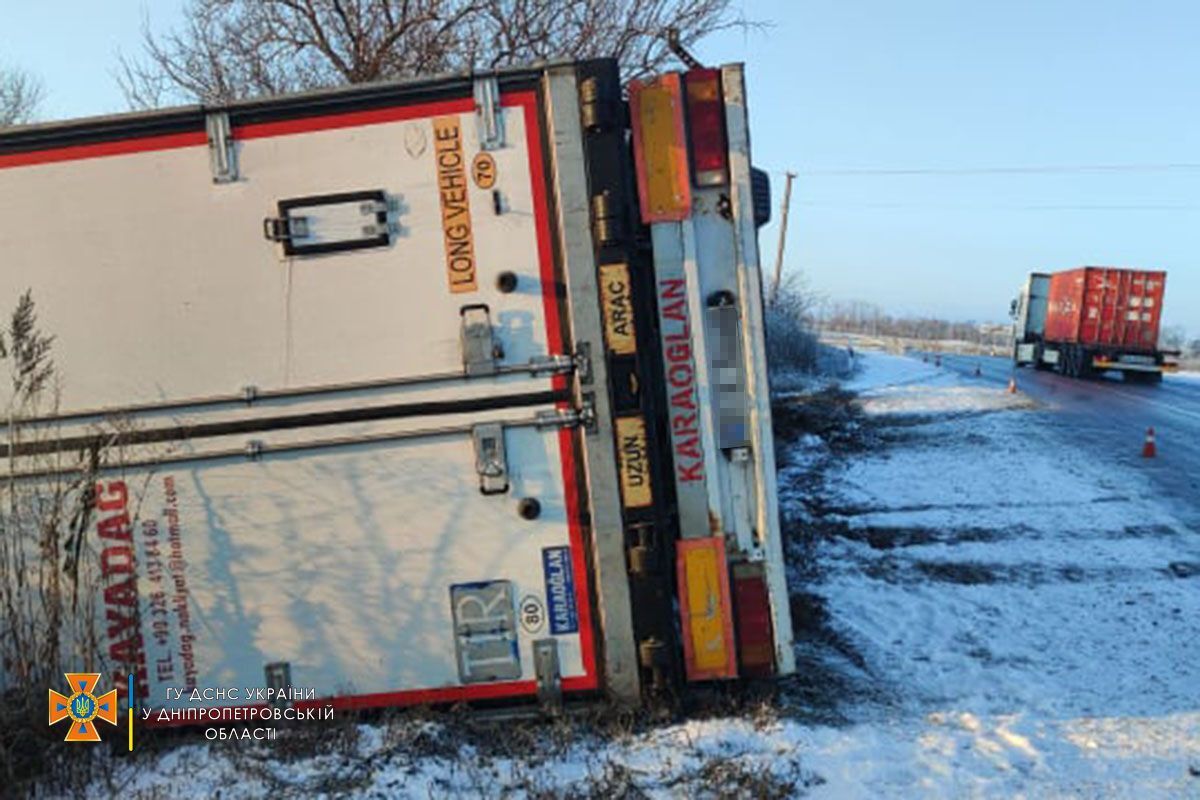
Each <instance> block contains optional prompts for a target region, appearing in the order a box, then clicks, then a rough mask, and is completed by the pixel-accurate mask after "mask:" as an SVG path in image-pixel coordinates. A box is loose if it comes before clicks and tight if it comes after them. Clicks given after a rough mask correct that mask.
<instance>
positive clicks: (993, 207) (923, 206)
mask: <svg viewBox="0 0 1200 800" xmlns="http://www.w3.org/2000/svg"><path fill="white" fill-rule="evenodd" d="M792 205H795V206H803V207H805V208H834V209H836V208H861V209H882V210H905V209H913V210H941V211H1200V205H1196V204H1168V203H1163V204H1154V203H1147V204H1140V205H1139V204H1132V203H1121V204H1098V203H1087V204H1076V203H1046V204H1034V203H1028V204H1026V203H1011V204H1002V203H993V204H964V203H889V202H862V203H853V202H848V203H840V202H836V201H835V202H822V201H820V200H796V201H793V202H792Z"/></svg>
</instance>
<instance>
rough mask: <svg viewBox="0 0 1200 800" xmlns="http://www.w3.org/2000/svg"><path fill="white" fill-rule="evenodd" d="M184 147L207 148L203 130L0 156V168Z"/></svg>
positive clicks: (206, 135)
mask: <svg viewBox="0 0 1200 800" xmlns="http://www.w3.org/2000/svg"><path fill="white" fill-rule="evenodd" d="M184 147H208V134H206V133H205V132H204V131H190V132H187V133H172V134H168V135H166V136H144V137H142V138H140V139H121V140H120V141H115V142H96V143H95V144H77V145H71V146H70V147H56V148H53V149H51V150H30V151H29V152H26V153H10V154H8V155H0V169H9V168H11V167H28V166H33V165H35V164H54V163H57V162H60V161H82V160H84V159H89V158H106V157H108V156H123V155H129V154H130V153H148V152H152V151H155V150H178V149H180V148H184Z"/></svg>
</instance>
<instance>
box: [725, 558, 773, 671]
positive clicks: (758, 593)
mask: <svg viewBox="0 0 1200 800" xmlns="http://www.w3.org/2000/svg"><path fill="white" fill-rule="evenodd" d="M733 605H734V615H735V617H736V619H737V626H736V627H737V644H738V648H737V649H738V662H739V663H740V665H741V668H740V670H739V672H740V673H741V674H742V675H745V676H746V677H750V678H769V677H771V676H772V675H774V674H775V637H774V636H773V635H772V633H771V600H770V597H769V596H768V594H767V577H766V574H765V572H764V570H763V567H762V564H737V565H735V566H734V568H733Z"/></svg>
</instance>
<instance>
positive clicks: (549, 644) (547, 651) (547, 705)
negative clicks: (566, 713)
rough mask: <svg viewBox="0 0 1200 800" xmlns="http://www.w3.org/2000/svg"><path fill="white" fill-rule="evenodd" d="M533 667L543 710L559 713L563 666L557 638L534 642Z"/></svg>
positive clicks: (551, 713)
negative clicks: (559, 656)
mask: <svg viewBox="0 0 1200 800" xmlns="http://www.w3.org/2000/svg"><path fill="white" fill-rule="evenodd" d="M533 669H534V674H535V675H536V676H537V698H538V703H539V704H540V705H541V707H542V711H544V712H545V713H547V714H550V715H557V714H558V713H559V712H561V711H562V699H563V697H562V668H561V666H560V663H559V658H558V640H557V639H537V640H535V641H534V643H533Z"/></svg>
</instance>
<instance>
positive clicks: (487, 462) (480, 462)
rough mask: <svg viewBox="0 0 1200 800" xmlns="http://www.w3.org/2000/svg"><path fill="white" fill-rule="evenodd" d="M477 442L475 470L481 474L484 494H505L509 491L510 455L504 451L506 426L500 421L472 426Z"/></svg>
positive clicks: (473, 437)
mask: <svg viewBox="0 0 1200 800" xmlns="http://www.w3.org/2000/svg"><path fill="white" fill-rule="evenodd" d="M471 439H472V441H474V443H475V472H476V473H478V475H479V491H480V492H481V493H482V494H504V493H505V492H507V491H508V456H507V455H506V453H505V451H504V426H503V425H501V424H500V423H498V422H490V423H486V424H482V425H476V426H474V427H473V428H471Z"/></svg>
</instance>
